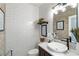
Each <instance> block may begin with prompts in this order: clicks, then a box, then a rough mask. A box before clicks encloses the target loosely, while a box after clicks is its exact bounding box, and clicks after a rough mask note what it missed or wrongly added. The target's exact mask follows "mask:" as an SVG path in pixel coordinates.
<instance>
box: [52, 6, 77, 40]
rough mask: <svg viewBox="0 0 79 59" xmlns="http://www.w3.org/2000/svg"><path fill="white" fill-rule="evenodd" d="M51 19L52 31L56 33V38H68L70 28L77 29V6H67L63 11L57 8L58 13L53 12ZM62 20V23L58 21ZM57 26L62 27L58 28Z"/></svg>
mask: <svg viewBox="0 0 79 59" xmlns="http://www.w3.org/2000/svg"><path fill="white" fill-rule="evenodd" d="M53 19H54V20H53V25H54V26H53V32H55V33H57V37H58V39H60V40H63V39H64V38H68V37H69V36H71V34H70V32H71V31H72V29H77V25H78V24H77V6H76V7H72V6H67V7H66V9H65V11H60V10H59V11H58V14H54V18H53ZM62 20H63V21H64V23H62V24H61V23H58V22H59V21H62ZM57 23H58V25H57ZM57 26H58V27H57ZM57 28H58V29H61V28H62V29H63V28H64V29H63V30H58V29H57Z"/></svg>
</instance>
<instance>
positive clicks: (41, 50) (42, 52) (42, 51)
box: [39, 46, 51, 56]
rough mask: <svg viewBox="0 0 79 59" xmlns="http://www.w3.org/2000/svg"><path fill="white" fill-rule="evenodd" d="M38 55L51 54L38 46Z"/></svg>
mask: <svg viewBox="0 0 79 59" xmlns="http://www.w3.org/2000/svg"><path fill="white" fill-rule="evenodd" d="M39 56H51V55H50V54H49V53H48V52H47V51H45V50H44V49H43V48H41V47H40V46H39Z"/></svg>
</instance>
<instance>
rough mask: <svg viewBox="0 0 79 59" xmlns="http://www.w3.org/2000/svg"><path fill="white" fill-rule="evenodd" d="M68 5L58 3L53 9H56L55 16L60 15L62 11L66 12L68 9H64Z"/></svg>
mask: <svg viewBox="0 0 79 59" xmlns="http://www.w3.org/2000/svg"><path fill="white" fill-rule="evenodd" d="M66 4H67V3H58V4H57V5H55V6H54V7H53V8H52V9H54V10H55V11H54V14H58V11H59V10H61V11H62V12H64V11H66V8H65V7H64V6H65V5H66Z"/></svg>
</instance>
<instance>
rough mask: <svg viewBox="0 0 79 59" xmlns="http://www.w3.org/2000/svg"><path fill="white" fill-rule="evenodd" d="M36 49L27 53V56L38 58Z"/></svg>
mask: <svg viewBox="0 0 79 59" xmlns="http://www.w3.org/2000/svg"><path fill="white" fill-rule="evenodd" d="M38 52H39V51H38V49H32V50H29V51H28V55H29V56H38Z"/></svg>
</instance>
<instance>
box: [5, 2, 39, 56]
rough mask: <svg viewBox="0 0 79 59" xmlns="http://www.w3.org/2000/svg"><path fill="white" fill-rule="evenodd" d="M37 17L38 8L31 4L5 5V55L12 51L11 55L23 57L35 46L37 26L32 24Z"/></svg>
mask: <svg viewBox="0 0 79 59" xmlns="http://www.w3.org/2000/svg"><path fill="white" fill-rule="evenodd" d="M38 17H39V8H38V7H35V6H32V5H31V4H6V26H5V27H6V53H7V54H8V52H9V51H10V50H11V49H13V55H19V56H20V55H21V56H22V55H23V56H24V55H27V52H28V50H30V49H33V48H35V47H36V46H37V44H38V41H39V26H38V25H36V24H35V23H34V22H35V21H36V20H37V19H38ZM9 54H10V53H9ZM9 54H8V55H9Z"/></svg>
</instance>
